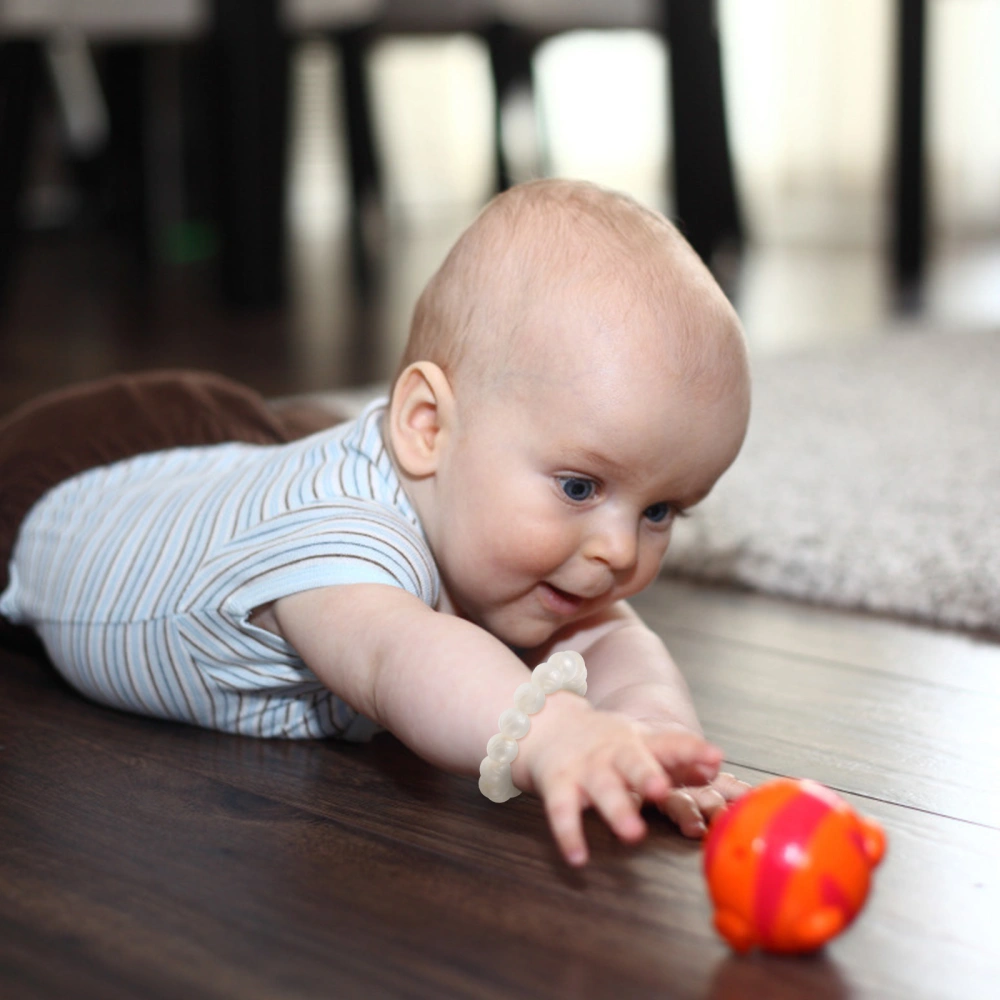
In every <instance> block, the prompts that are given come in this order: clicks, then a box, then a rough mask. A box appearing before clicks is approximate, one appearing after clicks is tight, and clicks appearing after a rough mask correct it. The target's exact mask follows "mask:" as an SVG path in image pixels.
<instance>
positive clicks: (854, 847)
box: [704, 778, 885, 953]
mask: <svg viewBox="0 0 1000 1000" xmlns="http://www.w3.org/2000/svg"><path fill="white" fill-rule="evenodd" d="M883 854H885V834H884V833H883V831H882V828H881V827H880V826H879V825H878V824H877V823H875V822H874V821H873V820H870V819H867V818H865V817H862V816H859V815H858V814H857V813H856V812H855V811H854V810H853V809H852V808H851V807H850V806H849V805H848V804H847V803H846V802H845V801H844V800H843V799H842V798H840V796H838V795H836V794H835V793H834V792H832V791H831V790H830V789H829V788H826V787H824V786H823V785H820V784H818V783H817V782H815V781H796V780H793V779H791V778H779V779H777V780H775V781H769V782H767V783H765V784H763V785H761V786H759V787H758V788H754V789H752V790H751V791H749V792H747V793H746V794H745V795H744V796H742V797H741V798H739V799H737V800H736V801H735V802H734V803H733V804H732V805H730V807H729V808H728V809H726V810H725V812H722V813H719V814H717V815H716V817H715V818H714V819H713V821H712V823H711V825H710V826H709V830H708V834H707V836H706V838H705V847H704V862H705V877H706V879H707V880H708V889H709V893H710V895H711V897H712V902H713V904H714V906H715V928H716V930H717V931H718V932H719V933H720V934H721V935H722V937H724V938H725V939H726V941H728V942H729V944H730V946H731V947H732V948H734V949H735V950H736V951H738V952H747V951H749V950H750V949H751V948H753V947H754V946H758V947H760V948H762V949H764V950H765V951H770V952H778V953H794V952H807V951H814V950H816V949H817V948H820V947H821V946H822V945H823V944H825V943H826V942H827V941H829V940H830V939H831V938H833V937H835V936H836V935H837V934H839V933H840V932H841V931H842V930H843V929H844V928H845V927H847V926H848V924H850V923H851V921H852V920H853V919H854V918H855V917H856V916H857V915H858V913H859V911H860V910H861V908H862V906H864V903H865V899H866V898H867V896H868V889H869V885H870V882H871V872H872V869H874V868H875V866H876V865H878V863H879V862H880V861H881V860H882V856H883Z"/></svg>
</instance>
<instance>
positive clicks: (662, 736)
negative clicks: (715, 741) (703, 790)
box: [646, 730, 722, 785]
mask: <svg viewBox="0 0 1000 1000" xmlns="http://www.w3.org/2000/svg"><path fill="white" fill-rule="evenodd" d="M646 746H647V747H649V749H650V750H651V751H652V753H653V755H654V756H655V757H656V759H657V760H658V761H659V762H660V764H661V766H662V767H663V769H664V771H666V772H667V775H668V776H669V778H670V780H671V782H672V783H673V784H674V785H706V784H708V782H710V781H711V780H712V779H713V778H714V777H715V776H716V775H717V774H718V773H719V765H720V764H721V763H722V751H721V750H720V749H719V748H718V747H715V746H712V744H711V743H706V742H705V740H703V739H702V738H701V737H700V736H696V735H695V734H694V733H682V732H677V731H676V730H662V731H660V732H655V733H651V734H649V736H647V737H646Z"/></svg>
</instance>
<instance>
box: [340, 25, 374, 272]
mask: <svg viewBox="0 0 1000 1000" xmlns="http://www.w3.org/2000/svg"><path fill="white" fill-rule="evenodd" d="M369 40H370V36H369V33H368V31H367V30H366V29H365V28H364V27H360V28H356V29H352V30H350V31H343V32H338V33H337V35H336V41H337V46H338V49H339V52H340V74H341V94H342V100H343V108H344V123H345V125H346V129H347V152H348V161H349V170H350V184H351V217H350V236H351V259H352V262H353V266H354V276H355V278H356V280H357V282H358V286H359V288H361V289H362V290H365V289H367V288H368V287H369V286H370V284H371V282H372V277H373V262H372V259H371V253H370V249H369V247H368V241H367V238H366V232H365V218H366V208H367V206H368V205H370V204H375V205H381V203H382V173H381V168H380V164H379V157H378V147H377V143H376V138H375V120H374V115H373V112H372V99H371V88H370V87H369V84H368V68H367V55H368V48H369Z"/></svg>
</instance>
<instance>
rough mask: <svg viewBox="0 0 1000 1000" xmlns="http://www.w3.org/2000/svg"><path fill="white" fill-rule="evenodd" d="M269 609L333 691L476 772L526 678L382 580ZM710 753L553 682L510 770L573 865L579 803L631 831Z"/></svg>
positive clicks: (432, 755) (485, 642)
mask: <svg viewBox="0 0 1000 1000" xmlns="http://www.w3.org/2000/svg"><path fill="white" fill-rule="evenodd" d="M272 618H273V621H274V623H275V624H276V626H277V629H278V631H279V632H280V634H281V635H282V636H283V637H284V638H285V639H286V640H287V641H288V642H289V643H291V645H292V646H293V647H294V648H295V649H296V650H297V651H298V652H299V654H300V655H301V656H302V658H303V659H304V660H305V662H306V663H307V664H308V665H309V666H310V667H311V668H312V670H313V671H315V673H316V674H317V675H318V676H319V678H320V679H321V680H322V681H323V682H324V683H325V684H326V685H327V686H328V687H329V688H330V689H331V690H332V691H333V692H334V693H335V694H337V695H338V696H339V697H341V698H343V699H344V701H346V702H347V703H348V704H349V705H351V706H352V707H354V708H355V709H356V710H357V711H359V712H361V713H363V714H364V715H366V716H368V717H369V718H371V719H373V720H374V721H376V722H378V723H379V724H380V725H383V726H385V727H386V728H387V729H388V730H389V731H390V732H392V733H393V734H394V735H396V736H397V737H398V738H399V739H400V740H402V741H403V742H404V743H406V744H407V745H408V746H409V747H410V748H411V749H413V750H414V751H415V752H417V753H418V754H420V756H421V757H423V758H424V759H426V760H428V761H429V762H431V763H432V764H435V765H436V766H438V767H441V768H442V769H445V770H449V771H455V772H459V773H466V774H475V773H477V772H478V769H479V764H480V762H481V761H482V759H483V757H484V756H485V753H486V744H487V742H488V740H489V739H490V737H491V736H493V735H494V734H495V733H496V731H497V720H498V718H499V716H500V714H501V712H503V711H504V710H505V709H507V708H510V707H511V705H512V704H513V694H514V691H515V690H516V688H517V687H518V686H519V685H520V684H522V683H524V682H525V681H526V680H528V679H529V671H528V668H527V667H526V666H525V665H524V664H523V663H522V662H521V661H520V660H519V659H518V658H517V657H516V656H515V655H514V654H513V653H511V652H510V651H509V650H508V649H507V648H506V647H505V646H504V645H503V644H502V643H500V642H499V641H498V640H496V639H495V638H493V637H492V636H491V635H489V634H488V633H487V632H485V631H483V630H482V629H480V628H478V627H477V626H475V625H472V624H470V623H469V622H466V621H463V620H462V619H460V618H456V617H454V616H451V615H446V614H441V613H438V612H436V611H433V610H432V609H430V608H428V607H427V606H426V605H425V604H423V603H422V602H421V601H419V600H418V599H417V598H415V597H413V596H412V595H410V594H408V593H406V592H405V591H401V590H398V589H396V588H393V587H387V586H381V585H376V584H356V585H347V586H343V587H334V588H324V589H320V590H312V591H305V592H303V593H300V594H295V595H292V596H290V597H287V598H282V599H281V600H279V601H277V602H275V604H274V606H273V608H272ZM720 757H721V755H720V753H719V752H718V750H716V749H715V748H714V747H711V746H710V745H709V744H707V743H705V742H704V740H703V739H701V737H700V736H699V735H696V734H694V733H682V732H669V731H662V732H659V733H657V732H654V731H653V730H652V729H651V728H650V727H647V726H645V725H643V724H642V723H641V722H637V721H635V720H634V719H630V718H629V717H628V716H626V715H624V714H622V713H619V712H615V711H596V710H595V709H594V707H593V706H592V705H591V704H590V703H589V702H588V701H587V700H585V699H583V698H581V697H579V696H578V695H575V694H571V693H569V692H565V691H562V692H557V693H555V694H553V695H551V696H550V697H549V698H548V699H547V702H546V705H545V707H544V708H543V709H542V711H540V712H539V713H537V714H536V715H534V716H532V718H531V729H530V731H529V732H528V734H527V735H526V736H525V737H524V738H523V739H521V740H520V741H519V753H518V756H517V758H515V760H514V762H513V764H512V766H511V771H512V776H513V779H514V784H515V785H516V786H517V787H518V788H520V789H522V790H524V791H534V792H537V793H538V794H539V795H541V796H542V798H543V800H544V802H545V808H546V812H547V814H548V817H549V821H550V824H551V826H552V830H553V834H554V836H555V838H556V840H557V842H558V844H559V846H560V849H561V850H562V852H563V854H564V855H565V857H566V858H567V860H569V861H570V862H571V863H573V864H582V863H584V862H585V861H586V846H585V844H584V840H583V833H582V825H581V813H582V811H583V810H584V809H586V808H588V807H591V806H593V807H594V808H595V809H596V810H597V811H598V812H599V813H600V814H601V815H602V816H603V818H604V819H605V820H606V821H607V822H608V824H609V825H610V826H611V827H612V829H613V830H614V831H615V833H616V834H617V835H618V836H619V837H621V838H622V839H623V840H626V841H635V840H638V839H640V838H641V837H642V835H643V833H644V830H645V827H644V824H643V821H642V818H641V817H640V815H639V805H638V802H637V798H638V799H640V800H641V799H649V800H651V801H654V802H664V801H665V800H666V798H667V796H668V795H669V794H670V791H671V789H672V788H675V787H677V786H679V785H685V784H690V785H699V784H703V783H705V782H707V781H710V780H711V779H712V778H713V777H714V776H715V774H716V772H717V770H718V763H719V760H720Z"/></svg>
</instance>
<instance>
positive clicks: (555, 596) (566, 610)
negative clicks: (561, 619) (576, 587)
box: [538, 582, 583, 615]
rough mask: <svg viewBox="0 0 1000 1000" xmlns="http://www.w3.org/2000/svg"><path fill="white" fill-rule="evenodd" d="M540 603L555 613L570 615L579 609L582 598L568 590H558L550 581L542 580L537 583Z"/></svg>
mask: <svg viewBox="0 0 1000 1000" xmlns="http://www.w3.org/2000/svg"><path fill="white" fill-rule="evenodd" d="M538 589H539V593H540V596H541V601H542V605H543V606H544V607H545V608H546V609H547V610H549V611H552V612H554V613H555V614H557V615H571V614H574V613H575V612H577V611H579V610H580V605H581V604H583V598H582V597H577V595H576V594H570V593H569V592H568V591H565V590H560V589H559V588H558V587H555V586H553V585H552V584H551V583H545V582H542V583H540V584H539V585H538Z"/></svg>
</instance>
